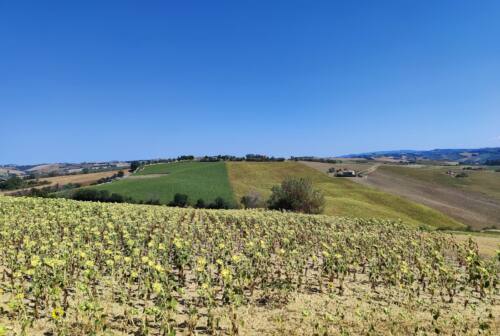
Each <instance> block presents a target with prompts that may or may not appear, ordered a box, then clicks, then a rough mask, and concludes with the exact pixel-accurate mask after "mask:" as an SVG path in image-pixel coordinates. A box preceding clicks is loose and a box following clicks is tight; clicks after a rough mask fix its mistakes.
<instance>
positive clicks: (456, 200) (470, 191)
mask: <svg viewBox="0 0 500 336" xmlns="http://www.w3.org/2000/svg"><path fill="white" fill-rule="evenodd" d="M304 163H305V164H307V165H308V166H310V167H313V168H315V169H318V170H320V171H323V172H326V171H327V170H328V168H330V167H337V168H350V169H355V170H357V171H363V172H364V173H365V176H364V177H363V178H350V180H351V181H355V182H357V183H361V184H363V185H367V186H370V187H373V188H376V189H379V190H382V191H385V192H389V193H391V194H394V195H398V196H402V197H405V198H408V199H410V200H412V201H415V202H417V203H420V204H424V205H426V206H429V207H431V208H434V209H436V210H438V211H440V212H442V213H444V214H446V215H448V216H450V217H452V218H454V219H456V220H458V221H460V222H462V223H464V224H466V225H469V226H470V227H471V228H473V229H483V228H488V227H495V226H496V227H500V201H499V200H498V199H497V198H496V197H495V196H496V192H498V191H497V186H496V183H495V180H494V179H491V176H495V175H494V174H495V173H492V172H479V173H478V172H474V173H469V174H471V176H470V177H469V178H467V179H468V180H466V181H472V182H469V183H470V185H466V186H465V187H462V186H461V185H454V184H452V183H457V181H459V180H457V179H454V178H449V179H451V182H450V181H448V180H447V176H446V175H445V174H444V170H446V169H447V168H442V167H438V168H436V169H432V168H426V167H424V166H419V167H417V168H413V167H411V166H409V167H406V166H392V165H381V164H378V165H377V164H376V163H367V164H335V165H332V164H326V163H318V162H304ZM438 169H439V172H440V173H439V174H437V173H433V174H434V175H430V176H428V175H429V174H430V173H429V171H431V172H433V171H434V170H436V171H437V170H438ZM443 169H444V170H443ZM441 170H443V172H441ZM474 174H483V175H485V174H489V175H488V176H487V177H488V178H489V180H490V181H491V183H486V182H487V181H486V182H485V181H483V180H480V179H479V178H476V177H475V175H474ZM441 175H442V176H441ZM490 175H491V176H490ZM431 178H434V179H431ZM473 179H475V180H473ZM475 181H477V182H475ZM459 182H460V181H459ZM490 189H491V190H490ZM480 190H481V191H482V192H480ZM499 190H500V189H499Z"/></svg>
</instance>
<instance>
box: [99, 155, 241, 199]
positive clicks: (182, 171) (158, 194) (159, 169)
mask: <svg viewBox="0 0 500 336" xmlns="http://www.w3.org/2000/svg"><path fill="white" fill-rule="evenodd" d="M149 174H166V175H164V176H154V177H150V178H149V177H147V176H145V175H149ZM134 175H136V176H137V178H134V177H131V178H126V179H123V180H120V181H116V182H113V183H108V184H104V185H99V186H95V187H93V188H95V189H98V190H108V191H109V192H110V193H118V194H120V195H123V196H128V197H131V198H133V199H135V200H143V201H147V200H159V201H160V202H161V203H163V204H167V203H169V202H170V201H172V199H173V198H174V195H175V194H176V193H180V194H186V195H188V197H189V203H190V204H195V203H196V201H197V200H198V199H199V198H202V199H203V200H204V201H205V202H206V203H209V202H212V201H213V200H214V199H215V198H217V197H219V196H220V197H222V198H224V199H225V200H227V201H228V202H230V203H231V204H235V201H234V196H233V192H232V190H231V186H230V184H229V180H228V176H227V170H226V166H225V164H224V162H176V163H162V164H155V165H151V166H146V167H145V168H144V169H143V170H141V171H140V172H138V173H136V174H134Z"/></svg>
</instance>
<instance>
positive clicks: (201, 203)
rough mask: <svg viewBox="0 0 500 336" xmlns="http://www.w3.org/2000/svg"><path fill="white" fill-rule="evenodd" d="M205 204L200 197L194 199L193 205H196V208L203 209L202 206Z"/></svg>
mask: <svg viewBox="0 0 500 336" xmlns="http://www.w3.org/2000/svg"><path fill="white" fill-rule="evenodd" d="M205 206H206V205H205V201H204V200H203V199H201V198H200V199H198V200H197V201H196V204H195V207H196V208H198V209H203V208H205Z"/></svg>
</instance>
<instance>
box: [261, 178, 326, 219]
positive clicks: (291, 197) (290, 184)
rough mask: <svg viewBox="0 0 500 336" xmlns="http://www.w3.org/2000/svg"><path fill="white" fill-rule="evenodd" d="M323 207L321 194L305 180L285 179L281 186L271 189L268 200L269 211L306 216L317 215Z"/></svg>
mask: <svg viewBox="0 0 500 336" xmlns="http://www.w3.org/2000/svg"><path fill="white" fill-rule="evenodd" d="M324 206H325V196H324V195H323V193H321V192H320V191H319V190H315V189H313V185H312V182H311V181H310V180H308V179H305V178H292V177H288V178H286V179H285V180H284V181H283V182H281V185H279V186H274V187H273V188H272V194H271V197H270V198H269V200H268V207H269V209H273V210H289V211H296V212H303V213H308V214H319V213H321V212H323V208H324Z"/></svg>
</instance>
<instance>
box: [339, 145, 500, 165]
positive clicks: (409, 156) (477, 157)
mask: <svg viewBox="0 0 500 336" xmlns="http://www.w3.org/2000/svg"><path fill="white" fill-rule="evenodd" d="M342 157H343V158H369V159H377V158H381V157H391V158H394V159H401V160H403V159H404V160H410V161H419V160H430V161H443V162H444V161H454V162H460V163H464V164H485V163H486V162H488V161H491V160H500V148H475V149H433V150H424V151H418V150H395V151H380V152H368V153H361V154H349V155H344V156H342Z"/></svg>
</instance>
